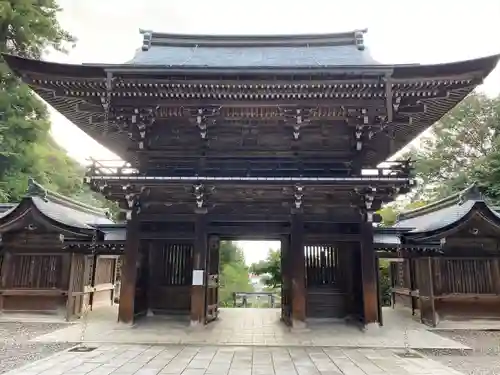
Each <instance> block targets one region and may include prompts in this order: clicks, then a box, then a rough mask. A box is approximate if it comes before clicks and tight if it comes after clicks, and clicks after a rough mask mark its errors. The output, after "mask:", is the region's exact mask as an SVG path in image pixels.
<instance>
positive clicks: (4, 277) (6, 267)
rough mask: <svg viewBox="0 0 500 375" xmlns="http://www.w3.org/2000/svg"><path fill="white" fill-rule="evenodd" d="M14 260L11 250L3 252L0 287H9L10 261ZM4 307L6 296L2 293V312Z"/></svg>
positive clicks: (0, 296) (0, 303) (0, 295)
mask: <svg viewBox="0 0 500 375" xmlns="http://www.w3.org/2000/svg"><path fill="white" fill-rule="evenodd" d="M11 262H12V254H11V253H10V251H5V252H4V253H3V260H2V263H1V264H0V267H1V269H0V288H1V289H8V287H9V283H10V280H9V275H10V274H11V272H10V263H11ZM3 309H4V297H3V296H2V294H0V312H2V311H3Z"/></svg>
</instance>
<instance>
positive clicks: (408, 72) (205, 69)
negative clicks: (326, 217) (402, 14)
mask: <svg viewBox="0 0 500 375" xmlns="http://www.w3.org/2000/svg"><path fill="white" fill-rule="evenodd" d="M2 56H3V58H4V59H5V61H6V62H7V65H9V67H10V68H11V70H12V71H14V72H16V73H17V74H18V75H19V76H21V77H22V76H23V75H24V74H25V73H36V74H40V75H52V76H57V77H67V78H75V79H78V78H81V79H85V78H88V79H92V78H95V79H102V78H106V73H107V72H123V73H126V72H128V73H133V72H135V73H141V72H142V73H145V74H151V73H164V74H166V75H170V74H179V73H182V74H187V75H190V74H192V75H196V74H197V73H198V74H199V73H202V74H206V73H213V74H215V73H217V74H218V75H225V74H227V75H234V74H255V73H259V74H262V73H269V74H273V75H284V74H290V73H295V74H300V73H304V74H306V75H308V76H309V75H310V74H311V73H313V74H314V73H341V72H346V73H347V72H349V71H365V70H368V71H374V72H376V71H380V72H393V73H392V78H394V79H415V78H438V77H442V76H455V75H462V74H467V73H471V72H478V73H480V72H481V73H483V74H484V75H485V76H486V75H487V74H489V72H491V71H492V70H493V69H494V68H495V66H496V64H497V63H498V60H499V58H500V54H497V55H491V56H486V57H481V58H477V59H471V60H464V61H458V62H452V63H440V64H432V65H420V64H401V65H391V64H380V65H354V66H353V65H335V66H318V65H315V66H297V67H293V68H288V69H283V67H280V66H259V67H253V66H251V67H246V66H238V67H210V66H189V65H182V66H165V65H130V64H61V63H55V62H47V61H40V60H33V59H28V58H23V57H19V56H14V55H9V54H2Z"/></svg>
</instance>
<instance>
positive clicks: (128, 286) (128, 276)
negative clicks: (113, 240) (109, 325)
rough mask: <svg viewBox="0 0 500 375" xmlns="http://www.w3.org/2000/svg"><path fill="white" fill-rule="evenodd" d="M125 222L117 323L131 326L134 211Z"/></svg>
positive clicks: (136, 222)
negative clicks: (125, 236) (125, 229)
mask: <svg viewBox="0 0 500 375" xmlns="http://www.w3.org/2000/svg"><path fill="white" fill-rule="evenodd" d="M131 213H132V216H131V218H130V220H128V221H127V238H126V240H125V254H124V256H123V264H122V268H121V287H120V305H119V308H118V321H119V322H122V323H127V324H132V323H133V322H134V310H135V289H136V281H137V262H138V261H139V243H140V237H139V230H140V223H139V218H138V215H137V213H136V212H135V210H132V211H131Z"/></svg>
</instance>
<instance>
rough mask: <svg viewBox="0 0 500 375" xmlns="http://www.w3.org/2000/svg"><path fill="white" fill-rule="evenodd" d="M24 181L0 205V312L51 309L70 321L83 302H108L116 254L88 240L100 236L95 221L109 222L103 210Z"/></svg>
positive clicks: (42, 311)
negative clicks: (14, 199) (16, 196)
mask: <svg viewBox="0 0 500 375" xmlns="http://www.w3.org/2000/svg"><path fill="white" fill-rule="evenodd" d="M28 185H29V187H28V191H27V193H26V196H25V197H24V198H23V199H22V200H21V201H20V202H19V203H18V204H2V205H1V208H0V209H2V208H5V209H4V210H3V212H0V234H1V239H2V242H1V248H0V265H1V266H0V312H3V313H5V312H33V313H53V314H61V315H64V316H65V317H66V319H68V320H70V319H72V318H76V317H78V316H80V315H81V314H82V309H83V306H87V304H91V305H92V306H98V305H102V304H106V305H108V306H109V305H110V304H111V303H112V301H113V293H114V283H115V273H116V266H117V259H118V255H113V254H109V253H110V251H107V253H106V254H103V252H102V251H95V250H100V249H98V248H97V247H96V246H95V245H94V246H93V245H92V244H96V243H98V242H99V241H101V242H102V241H103V239H104V233H103V232H102V231H100V230H98V229H96V225H106V224H108V225H110V224H112V223H113V221H112V220H111V219H110V218H109V217H108V216H109V215H108V213H107V212H106V211H105V210H102V209H99V208H95V207H91V206H89V205H86V204H83V203H81V202H77V201H75V200H73V199H70V198H68V197H65V196H63V195H61V194H58V193H55V192H52V191H50V190H47V189H44V188H43V187H42V186H41V185H40V184H38V183H36V182H35V181H34V180H32V179H30V180H29V184H28ZM65 241H69V242H70V243H73V244H74V243H78V244H83V245H81V246H78V247H75V246H68V245H67V244H66V242H65Z"/></svg>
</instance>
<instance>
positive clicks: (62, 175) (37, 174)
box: [0, 0, 115, 209]
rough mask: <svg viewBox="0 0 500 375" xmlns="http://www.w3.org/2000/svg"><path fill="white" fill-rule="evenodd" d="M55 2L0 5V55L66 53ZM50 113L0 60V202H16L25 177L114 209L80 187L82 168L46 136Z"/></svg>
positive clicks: (16, 0) (67, 38)
mask: <svg viewBox="0 0 500 375" xmlns="http://www.w3.org/2000/svg"><path fill="white" fill-rule="evenodd" d="M60 10H61V9H60V8H59V7H58V5H57V2H56V1H55V0H38V1H33V0H10V1H6V0H2V1H0V52H2V53H10V54H16V55H19V56H22V57H29V58H33V59H40V58H41V57H42V54H43V53H44V52H46V51H48V50H57V51H61V52H66V51H67V50H68V49H69V48H70V47H72V46H73V45H74V43H75V38H74V37H73V36H71V35H70V34H69V33H67V32H66V31H64V30H63V29H62V28H61V26H60V25H59V23H58V21H57V14H58V12H59V11H60ZM49 130H50V121H49V113H48V111H47V108H46V106H45V104H44V103H43V102H42V101H41V100H40V99H39V98H38V97H37V96H36V95H35V94H34V93H33V91H32V90H31V89H30V88H29V87H28V86H27V85H25V84H23V83H22V82H21V81H20V80H18V79H17V78H16V77H15V76H14V75H13V74H12V73H11V72H10V70H9V69H8V67H7V66H6V64H5V62H4V61H3V59H0V201H18V200H20V199H21V198H22V197H23V195H24V194H25V192H26V188H27V183H28V178H29V177H33V178H34V179H35V180H36V181H37V182H39V183H40V184H42V185H44V186H45V187H47V188H49V189H51V190H54V191H57V192H59V193H61V194H64V195H68V196H72V197H76V198H79V199H82V200H83V201H85V202H86V203H89V204H94V205H96V204H97V205H99V206H103V207H108V208H112V209H115V206H114V205H113V204H112V203H109V202H106V201H105V200H104V199H103V197H101V196H99V195H97V194H94V193H92V192H90V190H89V189H88V187H86V186H84V185H83V175H84V168H83V167H82V166H81V165H79V164H78V163H77V162H75V161H74V160H72V159H71V158H70V157H69V156H68V155H67V154H66V152H65V150H64V149H62V148H61V147H60V146H59V145H58V144H57V143H56V142H55V141H54V140H53V138H52V137H51V135H50V133H49Z"/></svg>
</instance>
